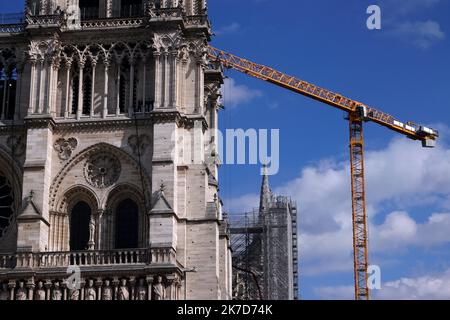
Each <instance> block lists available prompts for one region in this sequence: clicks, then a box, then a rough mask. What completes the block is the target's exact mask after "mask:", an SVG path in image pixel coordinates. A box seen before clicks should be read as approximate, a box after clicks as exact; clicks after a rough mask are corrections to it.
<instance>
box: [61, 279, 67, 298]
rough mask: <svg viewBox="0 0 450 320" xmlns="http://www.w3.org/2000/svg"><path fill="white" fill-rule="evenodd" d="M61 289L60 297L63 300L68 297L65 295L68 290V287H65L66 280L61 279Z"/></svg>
mask: <svg viewBox="0 0 450 320" xmlns="http://www.w3.org/2000/svg"><path fill="white" fill-rule="evenodd" d="M61 290H62V292H63V297H62V299H63V300H64V301H66V300H67V299H68V297H67V291H68V289H67V282H66V281H63V282H62V284H61Z"/></svg>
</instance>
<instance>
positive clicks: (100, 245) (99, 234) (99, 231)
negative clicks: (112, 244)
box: [96, 209, 105, 250]
mask: <svg viewBox="0 0 450 320" xmlns="http://www.w3.org/2000/svg"><path fill="white" fill-rule="evenodd" d="M104 212H105V210H102V209H99V210H98V211H97V234H96V243H97V249H98V250H104V249H105V248H103V214H104Z"/></svg>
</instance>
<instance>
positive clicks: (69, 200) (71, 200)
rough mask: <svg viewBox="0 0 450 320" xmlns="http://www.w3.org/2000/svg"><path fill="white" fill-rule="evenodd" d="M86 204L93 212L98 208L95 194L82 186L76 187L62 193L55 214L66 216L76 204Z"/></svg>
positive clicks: (98, 203)
mask: <svg viewBox="0 0 450 320" xmlns="http://www.w3.org/2000/svg"><path fill="white" fill-rule="evenodd" d="M80 201H83V202H86V203H87V204H88V205H89V206H90V207H91V208H92V209H93V210H95V209H96V208H99V207H100V201H99V199H98V197H97V195H96V194H95V192H94V191H93V190H92V189H91V188H89V187H88V186H84V185H77V186H74V187H71V188H69V189H68V190H67V191H65V192H64V196H63V197H62V198H61V199H60V201H59V202H58V205H57V210H56V211H57V212H59V213H63V214H68V213H69V212H70V211H71V210H72V208H73V206H74V205H75V204H76V203H77V202H80Z"/></svg>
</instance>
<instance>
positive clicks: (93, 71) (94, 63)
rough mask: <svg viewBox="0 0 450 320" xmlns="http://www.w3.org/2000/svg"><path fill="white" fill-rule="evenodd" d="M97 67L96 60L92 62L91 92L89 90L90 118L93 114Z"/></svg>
mask: <svg viewBox="0 0 450 320" xmlns="http://www.w3.org/2000/svg"><path fill="white" fill-rule="evenodd" d="M96 67H97V60H95V59H93V60H92V86H91V87H92V88H91V89H92V90H91V117H93V116H94V114H95V69H96Z"/></svg>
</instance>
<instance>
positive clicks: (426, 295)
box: [372, 269, 450, 300]
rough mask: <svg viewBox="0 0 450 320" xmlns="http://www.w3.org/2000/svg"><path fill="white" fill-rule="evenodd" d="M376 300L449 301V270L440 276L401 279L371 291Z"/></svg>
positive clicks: (431, 275)
mask: <svg viewBox="0 0 450 320" xmlns="http://www.w3.org/2000/svg"><path fill="white" fill-rule="evenodd" d="M372 292H373V293H374V297H375V298H376V299H383V300H391V299H403V300H412V299H414V300H435V299H450V269H449V270H447V271H445V272H443V273H440V274H430V275H424V276H421V277H417V278H401V279H399V280H396V281H391V282H387V283H385V284H383V286H382V289H381V290H379V291H375V290H374V291H372Z"/></svg>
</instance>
